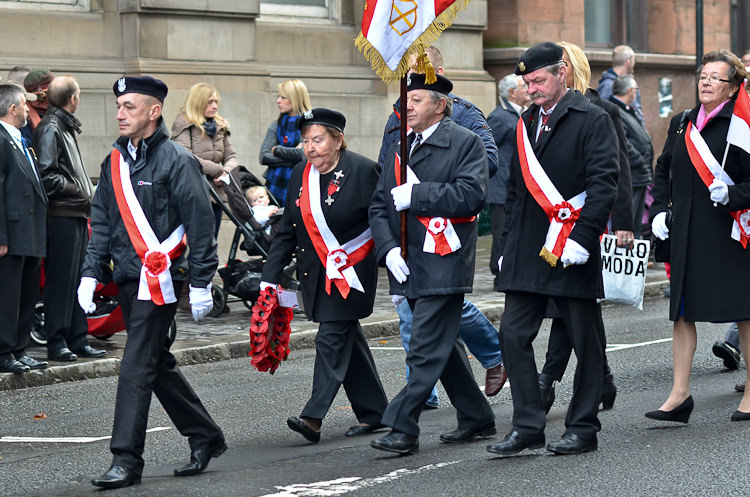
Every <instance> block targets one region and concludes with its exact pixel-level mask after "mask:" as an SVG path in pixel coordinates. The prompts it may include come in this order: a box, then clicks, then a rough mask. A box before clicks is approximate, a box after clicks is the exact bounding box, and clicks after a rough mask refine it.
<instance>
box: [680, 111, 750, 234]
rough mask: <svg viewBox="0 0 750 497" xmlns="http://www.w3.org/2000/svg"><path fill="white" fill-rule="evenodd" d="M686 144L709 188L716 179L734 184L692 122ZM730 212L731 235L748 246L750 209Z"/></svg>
mask: <svg viewBox="0 0 750 497" xmlns="http://www.w3.org/2000/svg"><path fill="white" fill-rule="evenodd" d="M685 145H686V146H687V151H688V155H689V156H690V161H691V162H692V163H693V167H695V170H696V172H697V173H698V176H700V178H701V180H703V183H704V184H705V185H706V187H707V188H708V186H709V185H711V183H713V181H714V179H719V180H721V181H723V182H724V183H726V184H727V185H734V181H732V178H730V177H729V175H728V174H727V173H726V171H722V169H721V165H720V164H719V161H717V160H716V158H715V157H714V155H713V154H712V153H711V150H710V149H709V148H708V145H707V144H706V141H705V140H704V139H703V136H701V134H700V132H699V131H698V129H697V128H696V127H695V126H693V123H691V122H689V123H688V126H687V131H686V133H685ZM729 214H730V215H731V216H732V218H734V222H733V223H732V233H731V235H730V236H731V237H732V239H733V240H737V241H738V242H740V243H741V244H742V248H747V242H748V241H749V240H750V209H745V210H741V211H732V212H730V213H729Z"/></svg>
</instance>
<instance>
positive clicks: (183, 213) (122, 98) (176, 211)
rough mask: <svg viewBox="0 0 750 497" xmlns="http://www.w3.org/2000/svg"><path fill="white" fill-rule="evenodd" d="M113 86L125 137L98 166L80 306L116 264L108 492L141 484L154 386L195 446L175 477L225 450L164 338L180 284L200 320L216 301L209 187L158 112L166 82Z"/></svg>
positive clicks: (102, 481) (98, 482) (103, 480)
mask: <svg viewBox="0 0 750 497" xmlns="http://www.w3.org/2000/svg"><path fill="white" fill-rule="evenodd" d="M113 89H114V93H115V96H116V97H117V122H118V124H119V131H120V138H119V139H118V140H117V141H116V142H115V144H114V150H113V151H112V153H111V154H110V155H108V156H107V157H106V158H105V159H104V162H103V163H102V168H101V173H100V176H99V183H98V185H97V189H96V193H95V196H94V201H93V204H92V217H91V228H92V231H91V240H90V241H89V245H88V249H87V253H86V259H85V261H84V265H83V268H82V269H81V276H82V277H81V283H80V286H79V288H78V302H79V303H80V305H81V307H82V308H83V310H84V311H86V312H87V313H90V312H93V311H94V310H95V309H96V306H95V304H94V303H93V302H92V300H93V295H94V290H95V288H96V286H97V284H98V282H104V278H105V274H106V273H105V272H104V271H103V270H102V269H103V268H104V267H106V266H109V264H110V261H112V262H114V272H113V279H114V282H115V283H117V285H118V286H119V289H120V298H119V303H120V306H121V307H122V311H123V317H124V319H125V325H126V327H127V332H128V340H127V343H126V344H125V350H124V352H123V356H122V362H121V364H120V376H119V380H118V383H117V399H116V401H115V419H114V427H113V429H112V441H111V443H110V450H111V451H112V454H113V459H112V466H111V467H110V469H109V470H108V471H107V472H106V473H105V474H104V475H102V476H101V477H99V478H95V479H93V480H91V483H92V484H93V485H95V486H98V487H104V488H119V487H126V486H128V485H132V484H135V483H140V480H141V473H142V471H143V446H144V442H145V438H146V424H147V421H148V411H149V406H150V404H151V393H152V392H153V393H155V394H156V397H157V398H158V399H159V402H161V404H162V406H163V407H164V409H165V411H166V412H167V414H168V415H169V417H170V419H171V420H172V422H173V423H174V424H175V426H176V427H177V429H178V430H179V432H180V434H182V435H184V436H186V437H188V441H189V443H190V451H191V453H190V462H189V463H188V464H187V465H186V466H184V467H182V468H180V469H176V470H175V475H177V476H186V475H193V474H196V473H200V472H201V471H203V470H204V469H205V468H206V466H207V465H208V463H209V461H210V460H211V458H213V457H218V456H220V455H221V454H222V453H223V452H224V451H225V450H226V448H227V447H226V444H225V443H224V435H223V433H222V431H221V429H220V428H219V427H218V426H217V425H216V423H215V422H214V421H213V419H211V416H210V415H209V414H208V412H207V411H206V409H205V408H204V407H203V404H201V401H200V399H199V398H198V396H197V395H196V393H195V391H193V389H192V387H191V386H190V384H188V382H187V380H186V379H185V377H184V376H182V373H181V372H180V369H179V367H178V366H177V361H176V360H175V357H174V355H172V353H171V352H170V351H169V347H170V345H171V343H170V342H169V338H168V333H169V328H170V326H171V323H172V319H173V318H174V315H175V311H176V310H177V296H178V295H180V290H181V288H182V285H183V284H186V285H187V284H189V285H190V304H191V308H192V312H193V318H194V319H195V320H196V321H198V320H200V319H202V318H203V317H205V315H206V314H208V312H209V311H210V310H211V308H212V306H213V299H212V297H211V278H212V277H213V275H214V272H215V271H216V266H217V263H218V257H217V255H216V240H215V239H214V234H213V226H214V221H213V212H212V210H211V204H210V201H209V197H208V190H207V188H206V185H205V182H204V180H203V177H202V173H201V168H200V165H199V164H198V161H197V160H196V159H195V157H194V156H193V155H192V154H191V153H189V152H188V151H187V150H185V149H184V148H183V147H181V146H180V145H178V144H176V143H175V142H173V141H172V140H170V137H169V131H168V129H167V126H166V124H165V123H164V119H163V118H162V116H161V112H162V106H163V103H164V99H165V97H166V96H167V85H165V84H164V82H162V81H160V80H158V79H154V78H152V77H150V76H141V77H123V78H120V79H118V80H117V81H116V82H115V84H114V87H113ZM186 244H189V245H190V251H189V254H188V255H187V257H186V256H185V248H186ZM188 266H189V268H188ZM186 279H187V280H189V281H186Z"/></svg>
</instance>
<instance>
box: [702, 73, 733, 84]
mask: <svg viewBox="0 0 750 497" xmlns="http://www.w3.org/2000/svg"><path fill="white" fill-rule="evenodd" d="M698 81H699V82H701V83H709V84H712V85H713V84H716V83H719V82H722V83H731V82H732V81H731V80H729V79H722V78H720V77H718V76H717V75H715V74H712V75H711V76H707V75H705V74H701V75H700V77H698Z"/></svg>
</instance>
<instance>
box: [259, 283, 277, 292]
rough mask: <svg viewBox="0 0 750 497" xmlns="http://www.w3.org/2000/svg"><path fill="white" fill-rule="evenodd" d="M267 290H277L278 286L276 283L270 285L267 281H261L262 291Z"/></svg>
mask: <svg viewBox="0 0 750 497" xmlns="http://www.w3.org/2000/svg"><path fill="white" fill-rule="evenodd" d="M266 288H273V289H274V290H275V289H276V284H275V283H269V282H267V281H261V282H260V291H261V292H262V291H263V290H265V289H266Z"/></svg>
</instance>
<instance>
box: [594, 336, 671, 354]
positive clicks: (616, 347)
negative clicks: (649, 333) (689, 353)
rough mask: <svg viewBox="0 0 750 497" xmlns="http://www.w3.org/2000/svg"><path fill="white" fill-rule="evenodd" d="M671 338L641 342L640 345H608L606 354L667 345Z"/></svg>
mask: <svg viewBox="0 0 750 497" xmlns="http://www.w3.org/2000/svg"><path fill="white" fill-rule="evenodd" d="M671 341H672V339H671V338H661V339H659V340H650V341H648V342H640V343H610V344H609V345H607V350H606V352H612V351H615V350H625V349H634V348H636V347H645V346H647V345H654V344H657V343H666V342H671Z"/></svg>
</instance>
